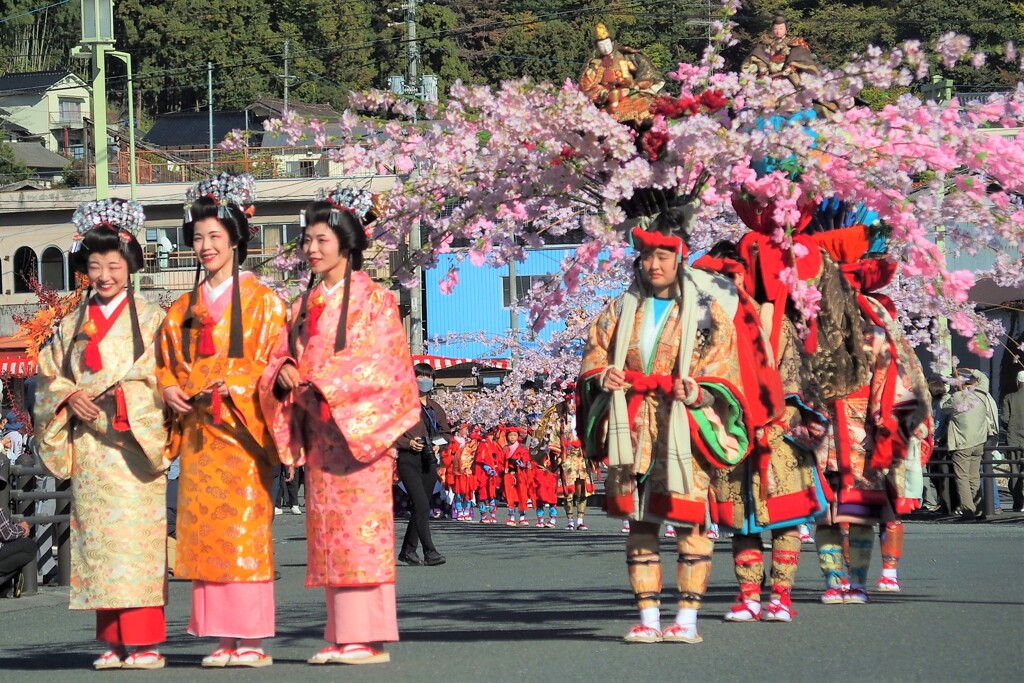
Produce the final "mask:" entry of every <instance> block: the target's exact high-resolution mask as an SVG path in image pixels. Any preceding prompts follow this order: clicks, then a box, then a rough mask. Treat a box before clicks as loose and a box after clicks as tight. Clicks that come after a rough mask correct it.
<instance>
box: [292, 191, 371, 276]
mask: <svg viewBox="0 0 1024 683" xmlns="http://www.w3.org/2000/svg"><path fill="white" fill-rule="evenodd" d="M317 223H326V224H327V227H329V228H330V229H331V230H332V231H333V232H334V234H335V236H336V237H337V238H338V249H339V250H340V251H342V252H344V251H347V252H348V259H349V262H350V263H351V264H352V270H360V269H361V268H362V267H363V252H364V251H366V248H367V247H368V246H369V240H368V239H366V229H365V228H364V226H363V222H362V221H361V220H359V217H358V216H356V215H355V214H354V213H352V212H351V211H343V210H338V209H336V208H334V205H333V204H331V203H330V202H327V201H318V202H311V203H310V204H309V205H308V206H307V207H306V228H303V229H302V238H304V237H305V235H306V229H307V228H308V227H309V226H313V225H316V224H317ZM302 238H300V239H302Z"/></svg>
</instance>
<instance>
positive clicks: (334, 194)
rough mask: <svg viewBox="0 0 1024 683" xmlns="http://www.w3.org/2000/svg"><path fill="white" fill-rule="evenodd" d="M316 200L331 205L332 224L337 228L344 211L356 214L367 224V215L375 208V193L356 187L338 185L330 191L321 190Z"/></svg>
mask: <svg viewBox="0 0 1024 683" xmlns="http://www.w3.org/2000/svg"><path fill="white" fill-rule="evenodd" d="M316 198H317V200H318V201H322V202H330V203H331V224H332V225H335V226H337V225H338V223H339V222H340V221H341V212H342V211H348V212H349V213H352V214H355V216H356V218H358V219H359V220H360V221H364V222H365V221H366V215H367V214H368V213H370V210H371V209H372V208H373V193H371V192H370V191H369V190H358V189H356V188H354V187H342V186H341V185H338V186H337V187H335V188H334V189H333V190H330V191H328V190H325V189H321V190H320V191H319V192H317V193H316ZM302 220H305V218H303V219H302Z"/></svg>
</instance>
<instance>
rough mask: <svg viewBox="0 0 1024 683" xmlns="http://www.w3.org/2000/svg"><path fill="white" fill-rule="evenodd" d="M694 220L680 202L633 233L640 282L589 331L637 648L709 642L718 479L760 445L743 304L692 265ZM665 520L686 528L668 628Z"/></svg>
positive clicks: (590, 379) (602, 448)
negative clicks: (710, 520)
mask: <svg viewBox="0 0 1024 683" xmlns="http://www.w3.org/2000/svg"><path fill="white" fill-rule="evenodd" d="M692 215H693V207H692V205H691V204H684V205H682V206H679V205H674V206H670V207H668V208H667V209H666V210H664V211H662V212H661V213H660V215H659V216H658V217H657V219H656V220H655V221H654V223H653V224H652V229H651V230H646V229H644V228H642V227H639V226H637V227H635V228H633V230H632V231H631V237H632V242H633V244H634V245H635V247H636V248H637V250H638V252H639V256H638V257H637V259H636V262H635V267H634V270H635V278H634V281H633V283H632V284H631V285H630V287H629V289H628V290H627V291H626V292H625V293H624V294H622V295H620V296H618V297H617V298H615V299H614V300H613V301H612V302H610V303H609V305H608V306H607V307H606V308H605V309H604V310H603V311H602V312H601V314H600V315H599V317H598V319H597V321H596V322H595V323H594V324H593V326H592V327H591V329H590V335H589V339H588V340H587V344H586V347H585V350H584V355H583V364H582V369H581V374H580V379H579V388H578V391H579V392H580V394H581V410H580V420H581V423H582V429H581V436H582V437H583V442H584V450H585V452H586V453H587V456H588V457H590V458H592V459H601V458H604V457H606V456H607V458H608V479H607V483H606V491H607V502H606V505H607V509H608V512H609V514H610V515H612V516H615V517H619V518H625V519H628V520H629V521H630V522H631V524H630V529H629V536H628V538H627V541H626V564H627V567H628V570H629V579H630V584H631V585H632V588H633V593H634V596H635V597H636V603H637V608H638V609H639V611H640V623H639V624H637V625H635V626H634V627H633V628H631V629H630V631H629V632H628V633H627V634H626V636H625V641H626V642H628V643H653V642H661V641H667V642H682V643H699V642H701V641H702V640H703V638H702V637H701V636H700V635H699V634H698V632H697V610H698V608H699V607H700V605H701V602H702V600H703V596H704V592H705V591H706V589H707V581H708V575H709V573H710V567H711V552H712V542H711V541H710V540H709V539H708V538H707V536H706V535H705V534H704V528H703V527H704V524H705V521H706V519H707V507H708V493H709V488H710V484H711V479H710V477H711V474H712V472H713V471H714V470H715V469H717V468H719V467H722V466H726V465H735V464H737V463H738V462H739V461H741V460H742V459H743V458H744V457H746V455H747V453H748V451H749V447H750V443H751V439H752V430H751V429H750V428H749V427H748V425H747V423H746V419H747V418H746V415H747V410H746V408H745V406H744V402H743V397H742V393H741V389H742V384H741V382H742V380H741V373H740V362H739V358H738V354H737V346H736V329H735V327H734V326H733V324H732V321H733V319H734V317H735V314H736V308H737V306H738V305H739V299H738V297H737V294H736V290H735V288H734V287H733V285H732V283H731V282H730V281H729V280H727V279H726V278H723V277H721V276H717V275H714V274H711V273H708V272H706V271H701V270H696V269H692V268H689V267H688V266H686V265H685V262H686V253H687V246H686V242H685V239H684V238H686V237H688V236H689V224H690V222H691V220H692ZM605 419H606V420H607V422H606V427H602V426H600V425H601V424H602V422H603V421H604V420H605ZM602 434H606V435H607V437H606V438H607V440H606V441H602V440H601V438H600V437H601V435H602ZM664 522H670V523H672V524H673V525H674V526H676V527H677V528H678V529H679V530H680V534H679V538H678V541H677V547H678V553H679V555H678V564H677V586H678V589H679V602H678V612H677V613H676V618H675V621H674V623H673V624H672V625H670V626H669V627H668V628H666V629H665V630H664V631H662V628H661V616H660V609H659V606H660V599H659V598H660V592H661V587H662V586H661V557H660V552H659V543H658V530H659V528H660V526H661V524H662V523H664Z"/></svg>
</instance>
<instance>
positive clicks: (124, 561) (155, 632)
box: [35, 199, 167, 669]
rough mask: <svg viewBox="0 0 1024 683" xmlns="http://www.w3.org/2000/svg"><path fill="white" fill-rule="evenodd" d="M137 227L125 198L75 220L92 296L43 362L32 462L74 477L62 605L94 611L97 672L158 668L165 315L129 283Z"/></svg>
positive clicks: (79, 263)
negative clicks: (159, 346) (159, 375)
mask: <svg viewBox="0 0 1024 683" xmlns="http://www.w3.org/2000/svg"><path fill="white" fill-rule="evenodd" d="M143 220H144V216H143V213H142V207H141V206H139V205H138V204H136V203H135V202H126V201H124V200H121V199H113V200H106V201H102V202H92V203H90V204H86V205H83V206H82V207H80V208H79V209H78V211H77V212H75V216H74V219H73V221H74V223H75V226H76V228H77V233H76V234H75V238H74V242H73V243H72V245H71V249H70V252H71V258H70V261H71V267H72V268H73V269H74V270H75V272H77V273H82V274H84V275H86V276H88V278H89V289H88V290H87V293H86V296H85V298H84V300H83V301H82V304H81V306H80V307H79V308H78V310H76V311H73V312H72V313H71V315H69V316H67V317H66V318H65V319H64V320H63V321H62V322H61V324H60V326H59V327H58V329H57V331H56V334H55V335H54V337H53V341H52V343H51V344H50V345H49V346H47V347H46V348H44V349H43V350H42V351H41V352H40V354H39V374H38V386H37V396H38V402H37V403H36V406H35V415H36V425H37V430H38V433H37V436H38V441H37V443H38V446H39V456H40V458H41V459H42V461H43V464H44V465H46V467H47V469H49V470H50V471H51V472H52V473H53V475H54V476H55V477H57V478H59V479H70V480H71V490H72V492H73V493H74V505H73V507H72V511H71V597H70V608H71V609H73V610H95V611H96V638H97V640H101V641H105V642H106V643H108V644H109V649H108V650H107V652H105V653H104V654H103V655H101V656H100V658H99V659H97V660H96V661H95V662H94V663H93V666H95V668H97V669H122V668H123V669H159V668H162V667H163V666H164V658H163V656H161V655H160V652H159V651H158V648H157V645H158V644H159V643H161V642H163V641H164V639H165V637H166V636H165V633H166V627H165V622H164V604H165V603H166V602H167V584H166V575H167V563H166V555H165V553H166V549H165V539H166V533H167V519H166V502H165V495H166V487H167V480H166V478H165V477H164V470H165V469H166V464H167V463H166V461H165V460H164V457H163V455H164V444H165V442H166V440H167V432H166V431H165V430H164V419H163V405H162V404H161V402H160V396H159V393H158V391H157V384H156V378H155V375H156V372H155V370H156V361H155V358H154V353H153V346H154V345H153V338H154V336H155V335H156V332H157V329H158V328H159V327H160V320H161V319H162V318H163V311H161V310H160V307H159V306H155V305H153V304H150V303H147V302H146V301H145V299H136V298H135V297H134V296H133V294H132V288H131V282H130V277H131V274H132V273H134V272H137V271H138V270H139V269H141V268H142V263H143V256H142V247H141V246H139V243H138V241H136V239H135V236H134V235H133V234H132V233H133V232H134V231H135V230H138V229H139V228H140V227H141V226H142V222H143ZM129 648H132V649H134V651H133V652H131V653H129V652H128V649H129Z"/></svg>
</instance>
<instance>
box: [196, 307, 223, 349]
mask: <svg viewBox="0 0 1024 683" xmlns="http://www.w3.org/2000/svg"><path fill="white" fill-rule="evenodd" d="M192 315H194V316H195V317H197V318H199V324H200V325H202V327H200V328H199V345H198V348H197V349H196V350H197V352H198V353H199V355H200V356H212V355H214V354H215V353H217V346H216V345H215V344H214V343H213V327H214V325H216V322H215V321H214V319H213V317H212V316H211V315H210V311H209V309H207V308H206V306H204V305H203V304H202V303H197V304H195V305H194V306H192Z"/></svg>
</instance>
